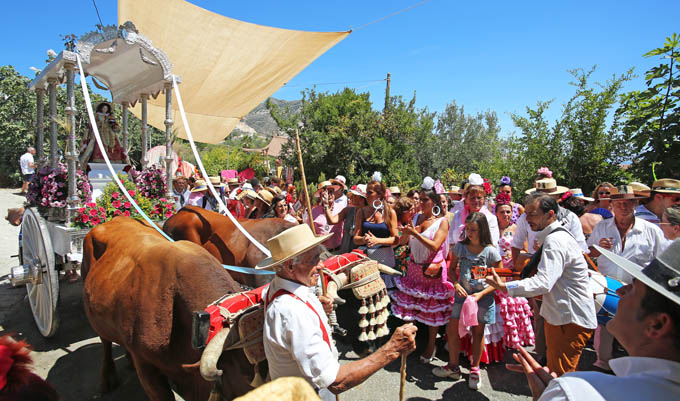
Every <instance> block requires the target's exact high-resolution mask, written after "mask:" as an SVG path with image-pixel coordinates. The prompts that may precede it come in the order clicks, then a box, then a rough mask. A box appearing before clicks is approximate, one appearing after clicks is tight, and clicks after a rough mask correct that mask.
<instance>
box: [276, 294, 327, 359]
mask: <svg viewBox="0 0 680 401" xmlns="http://www.w3.org/2000/svg"><path fill="white" fill-rule="evenodd" d="M281 295H290V296H291V297H293V298H295V299H297V300H298V301H300V302H302V303H304V304H305V305H307V307H308V308H309V309H311V310H312V312H314V314H315V315H316V317H318V318H319V327H321V333H322V335H323V340H324V341H325V342H326V344H328V348H331V349H332V348H333V347H331V339H330V337H329V336H328V332H327V331H326V326H324V325H323V320H321V316H319V313H318V312H317V311H316V309H314V307H313V306H312V304H310V303H309V302H307V301H303V300H302V298H300V297H298V296H297V295H295V294H293V293H292V292H290V291H288V290H284V289H283V288H282V289H280V290H278V291H276V293H275V294H274V295H273V296H272V297H267V298H269V299H267V300H266V302H265V304H264V307H265V309H266V308H267V307H269V305H270V304H271V303H272V301H274V299H276V298H278V297H279V296H281Z"/></svg>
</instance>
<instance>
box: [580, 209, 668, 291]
mask: <svg viewBox="0 0 680 401" xmlns="http://www.w3.org/2000/svg"><path fill="white" fill-rule="evenodd" d="M615 219H616V217H614V218H611V219H607V220H602V221H601V222H599V223H597V224H596V225H595V227H593V233H592V234H590V237H589V238H588V245H598V244H599V243H600V240H601V239H602V238H611V239H612V242H613V245H612V249H610V251H612V252H614V253H615V254H617V255H619V256H621V257H624V258H626V259H628V260H630V261H631V262H633V263H635V264H637V265H638V266H641V267H645V266H647V265H648V264H649V263H650V262H651V261H652V260H654V258H655V257H657V256H659V255H660V254H661V252H663V250H664V249H665V245H666V239H665V238H664V235H663V231H661V229H660V228H659V227H658V226H657V225H655V224H653V223H650V222H648V221H645V220H643V219H641V218H639V217H636V218H635V222H634V223H633V227H631V229H630V230H628V232H627V233H626V247H625V248H624V249H621V247H622V245H623V243H622V241H621V236H620V235H619V229H618V228H616V223H615V221H614V220H615ZM597 267H598V269H600V272H602V274H604V275H606V276H609V277H612V278H615V279H617V280H619V281H621V282H622V283H624V284H630V283H632V282H633V276H632V275H630V274H629V273H627V272H626V271H625V270H623V269H622V268H620V267H618V266H617V265H616V264H615V263H613V262H611V261H610V260H609V259H607V258H605V257H601V258H597Z"/></svg>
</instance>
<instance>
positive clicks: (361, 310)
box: [359, 298, 368, 315]
mask: <svg viewBox="0 0 680 401" xmlns="http://www.w3.org/2000/svg"><path fill="white" fill-rule="evenodd" d="M367 313H368V308H367V307H366V299H365V298H364V299H362V300H361V308H359V314H360V315H365V314H367Z"/></svg>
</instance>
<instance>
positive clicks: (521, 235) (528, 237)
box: [510, 206, 588, 255]
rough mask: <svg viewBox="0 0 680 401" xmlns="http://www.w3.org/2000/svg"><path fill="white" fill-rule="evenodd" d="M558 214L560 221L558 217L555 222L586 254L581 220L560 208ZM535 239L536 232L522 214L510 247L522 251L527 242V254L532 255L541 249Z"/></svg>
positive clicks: (525, 215) (586, 248) (524, 214)
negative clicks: (562, 227) (569, 234)
mask: <svg viewBox="0 0 680 401" xmlns="http://www.w3.org/2000/svg"><path fill="white" fill-rule="evenodd" d="M559 214H560V217H561V220H560V217H558V219H557V220H558V221H560V223H562V226H564V228H566V229H567V230H569V232H570V233H571V235H573V236H574V238H575V239H576V242H578V245H579V246H580V247H581V249H582V250H583V252H588V244H586V237H585V235H583V226H582V225H581V220H579V219H578V216H576V214H574V213H573V212H571V211H569V210H567V209H564V208H563V207H561V206H560V213H559ZM536 239H537V238H536V231H534V230H532V229H531V227H530V226H529V223H527V214H526V213H522V215H521V216H519V219H517V229H516V230H515V235H513V236H512V243H511V244H510V246H512V247H513V248H517V249H523V248H524V241H527V245H528V248H529V251H528V252H527V253H528V254H530V255H533V254H534V253H535V252H536V251H537V250H538V248H540V247H541V242H540V241H535V240H536Z"/></svg>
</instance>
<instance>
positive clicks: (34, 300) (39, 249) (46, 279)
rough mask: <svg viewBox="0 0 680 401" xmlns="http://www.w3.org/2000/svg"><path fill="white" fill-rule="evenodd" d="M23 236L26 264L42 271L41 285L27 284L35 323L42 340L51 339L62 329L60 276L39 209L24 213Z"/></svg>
mask: <svg viewBox="0 0 680 401" xmlns="http://www.w3.org/2000/svg"><path fill="white" fill-rule="evenodd" d="M21 234H22V235H21V237H22V238H21V240H22V241H21V245H22V246H21V256H22V259H23V261H24V263H33V264H35V265H38V266H40V267H41V269H40V271H41V273H40V276H39V277H38V283H37V284H31V283H27V284H26V292H27V293H28V301H29V303H30V304H31V311H32V312H33V319H34V320H35V324H36V326H38V330H39V331H40V334H42V336H43V337H52V336H53V335H54V333H56V332H57V328H58V327H59V317H58V316H57V301H58V300H59V273H58V272H57V271H56V270H55V264H54V251H53V250H52V240H51V239H50V235H49V232H48V231H47V225H46V224H45V220H43V218H42V217H40V215H39V214H38V211H37V209H35V208H30V209H26V212H24V217H23V220H22V222H21Z"/></svg>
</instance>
